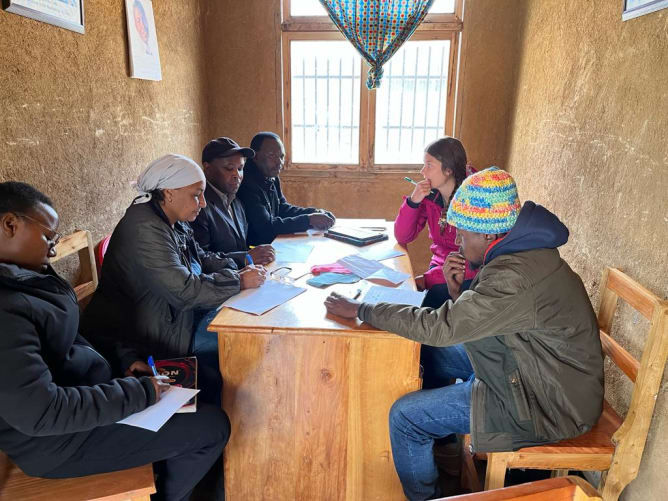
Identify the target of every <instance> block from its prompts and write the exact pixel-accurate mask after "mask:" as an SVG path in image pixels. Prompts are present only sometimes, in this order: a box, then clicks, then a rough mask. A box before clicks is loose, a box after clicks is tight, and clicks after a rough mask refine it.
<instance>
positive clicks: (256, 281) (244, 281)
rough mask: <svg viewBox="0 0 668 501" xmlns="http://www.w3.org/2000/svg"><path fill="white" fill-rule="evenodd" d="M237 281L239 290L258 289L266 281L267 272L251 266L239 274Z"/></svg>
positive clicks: (261, 267) (262, 267)
mask: <svg viewBox="0 0 668 501" xmlns="http://www.w3.org/2000/svg"><path fill="white" fill-rule="evenodd" d="M239 279H240V287H241V290H244V289H254V288H256V287H260V286H261V285H262V284H263V283H264V281H265V280H266V279H267V270H265V269H264V266H255V265H253V264H251V265H249V266H246V267H245V268H244V269H243V270H241V271H240V272H239Z"/></svg>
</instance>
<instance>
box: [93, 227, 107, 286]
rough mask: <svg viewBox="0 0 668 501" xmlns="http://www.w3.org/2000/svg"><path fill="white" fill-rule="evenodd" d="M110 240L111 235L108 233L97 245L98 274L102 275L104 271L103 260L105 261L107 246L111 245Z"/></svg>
mask: <svg viewBox="0 0 668 501" xmlns="http://www.w3.org/2000/svg"><path fill="white" fill-rule="evenodd" d="M109 240H111V235H107V236H106V237H104V238H103V239H102V240H100V242H99V243H98V244H97V245H96V246H95V264H96V265H97V276H98V277H99V276H100V273H101V271H102V261H104V255H105V254H106V252H107V247H109Z"/></svg>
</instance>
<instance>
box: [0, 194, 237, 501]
mask: <svg viewBox="0 0 668 501" xmlns="http://www.w3.org/2000/svg"><path fill="white" fill-rule="evenodd" d="M58 222H59V219H58V213H57V212H56V211H55V209H54V208H53V204H52V203H51V200H49V199H48V198H47V197H46V196H45V195H44V194H42V193H40V192H39V191H37V190H36V189H35V188H33V187H32V186H30V185H27V184H24V183H17V182H6V183H0V325H2V335H0V402H2V405H0V450H2V451H3V452H5V453H6V454H7V455H8V456H9V457H10V458H11V459H12V461H13V462H14V463H16V464H17V465H18V466H19V467H20V468H21V469H22V470H23V471H24V472H25V473H27V474H28V475H32V476H37V477H44V478H69V477H80V476H85V475H92V474H96V473H105V472H110V471H116V470H123V469H127V468H134V467H137V466H141V465H145V464H149V463H155V465H154V471H155V473H156V474H157V481H156V487H157V490H158V493H157V499H164V500H170V501H171V500H174V501H177V500H187V499H188V498H189V496H190V493H191V491H192V490H193V488H194V487H195V485H196V484H197V483H198V482H199V480H200V479H201V478H202V477H203V476H204V474H205V473H206V472H207V470H209V468H210V467H211V465H212V464H213V463H214V462H215V461H216V459H217V458H218V457H219V456H220V455H221V453H222V451H223V447H225V444H226V443H227V440H228V437H229V435H230V423H229V420H228V418H227V416H226V415H225V413H224V412H223V411H222V410H221V409H220V408H216V407H214V406H210V405H199V406H198V409H197V412H196V413H192V414H175V415H174V416H172V417H171V418H170V419H169V421H167V423H165V425H164V426H163V427H162V428H160V430H159V431H157V432H152V431H149V430H145V429H142V428H137V427H134V426H127V425H123V424H114V423H116V422H117V421H119V420H121V419H123V418H125V417H127V416H129V415H130V414H134V413H135V412H139V411H142V410H144V409H145V408H146V407H148V406H149V405H152V404H154V403H156V402H157V401H158V400H159V399H160V395H161V393H162V392H163V391H164V390H165V388H168V386H167V385H162V384H160V383H159V382H158V380H157V379H156V378H153V377H149V376H147V375H146V374H148V373H149V372H150V370H149V368H148V366H147V365H146V364H145V363H144V362H142V361H140V360H139V359H138V358H137V357H136V356H135V357H134V359H133V358H132V357H130V358H127V361H128V367H127V370H126V371H125V374H122V373H118V372H114V371H112V366H114V365H116V364H114V358H110V360H109V361H107V360H106V359H105V358H103V357H102V355H100V354H99V353H98V352H97V351H96V350H95V349H94V348H93V346H91V344H90V343H88V341H87V340H86V339H84V338H83V337H82V336H81V335H79V333H78V332H77V326H78V324H79V305H78V304H77V297H76V295H75V293H74V290H72V287H70V285H69V284H68V283H67V282H66V281H65V280H63V279H62V278H61V277H60V276H58V275H57V274H56V273H55V271H54V270H53V268H51V266H50V265H49V258H53V257H55V255H56V250H55V245H56V243H57V241H58V239H59V238H60V234H59V233H58ZM120 350H121V346H120V345H118V346H116V350H113V349H112V350H110V353H112V354H115V353H117V352H118V351H120ZM123 356H125V357H129V352H127V351H126V352H124V353H123ZM116 366H117V365H116Z"/></svg>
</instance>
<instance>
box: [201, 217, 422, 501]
mask: <svg viewBox="0 0 668 501" xmlns="http://www.w3.org/2000/svg"><path fill="white" fill-rule="evenodd" d="M338 223H339V224H341V221H339V222H338ZM388 234H389V235H390V239H391V240H390V241H389V242H387V241H386V242H381V243H377V244H373V245H374V246H377V247H380V246H387V247H396V245H397V244H396V242H395V241H394V240H392V231H391V228H390V231H389V232H388ZM279 240H291V241H304V242H309V243H313V244H314V249H313V252H312V253H311V255H310V257H309V262H308V263H306V264H304V263H302V264H294V265H291V266H292V268H293V270H292V272H291V275H292V276H298V275H301V274H302V273H305V272H306V271H307V270H308V269H309V268H310V266H311V265H312V264H326V263H331V262H334V261H336V259H338V258H340V257H343V256H346V255H348V254H352V253H355V252H358V251H359V250H360V248H358V247H354V246H352V245H348V244H344V243H342V242H338V241H335V240H331V239H328V238H325V237H323V236H313V237H307V236H290V237H283V238H281V239H279ZM397 248H398V247H397ZM383 264H385V265H387V266H390V267H393V268H395V269H398V270H400V271H404V272H406V273H408V274H410V276H411V277H412V276H413V272H412V269H411V265H410V261H409V259H408V256H407V255H404V256H400V257H398V258H395V259H392V260H386V261H383ZM276 266H277V265H276V264H272V266H270V267H269V268H275V267H276ZM307 278H309V277H308V276H304V277H302V278H300V279H299V280H297V281H296V282H295V283H296V284H297V285H304V286H305V287H307V288H308V290H307V291H306V292H304V293H303V294H301V295H299V296H297V297H296V298H294V299H292V300H290V301H288V302H287V303H285V304H283V305H281V306H279V307H277V308H275V309H273V310H271V311H269V312H267V313H265V314H264V315H261V316H254V315H250V314H246V313H242V312H238V311H235V310H232V309H229V308H223V309H222V310H221V311H220V312H219V313H218V315H217V316H216V318H215V319H214V320H213V322H212V323H211V324H210V326H209V330H210V331H213V332H217V333H218V343H219V352H220V370H221V373H222V376H223V380H224V390H223V408H224V409H225V411H226V412H227V414H228V415H229V417H230V421H231V422H232V434H231V437H230V441H229V443H228V445H227V447H226V449H225V490H226V496H227V497H226V499H227V500H228V501H238V500H243V501H246V500H256V499H271V500H302V499H303V500H307V499H308V500H339V499H340V500H351V501H352V500H361V499H364V500H375V499H378V500H381V499H382V500H393V499H397V500H399V499H404V496H403V492H402V489H401V484H400V482H399V478H398V477H397V474H396V472H395V470H394V464H393V461H392V453H391V448H390V439H389V426H388V414H389V410H390V407H391V406H392V403H393V402H394V401H395V400H396V399H397V398H399V397H400V396H402V395H404V394H406V393H408V392H410V391H414V390H417V389H419V388H420V379H419V344H417V343H414V342H413V341H409V340H407V339H404V338H402V337H399V336H396V335H394V334H390V333H387V332H383V331H379V330H377V329H375V328H373V327H371V326H370V325H368V324H362V323H361V322H359V321H358V320H345V319H342V318H340V317H335V316H332V315H327V313H326V310H325V306H324V304H323V303H324V300H325V298H326V297H327V295H328V294H329V293H330V292H331V291H332V290H336V291H338V292H341V293H345V294H351V295H352V294H354V291H356V290H357V289H358V288H360V287H361V288H363V289H364V288H365V287H369V286H370V285H371V284H369V283H368V282H366V281H361V282H359V283H357V284H352V285H350V284H347V285H343V284H338V285H334V286H330V287H328V288H327V289H324V290H321V289H317V288H314V287H310V286H308V285H306V284H305V283H304V282H305V281H306V279H307ZM402 287H410V288H413V287H414V282H413V279H412V278H410V279H409V280H407V281H406V282H404V284H402Z"/></svg>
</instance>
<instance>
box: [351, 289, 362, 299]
mask: <svg viewBox="0 0 668 501" xmlns="http://www.w3.org/2000/svg"><path fill="white" fill-rule="evenodd" d="M361 295H362V289H357V292H356V293H355V295H354V296H353V299H357V298H358V297H360V296H361Z"/></svg>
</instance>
